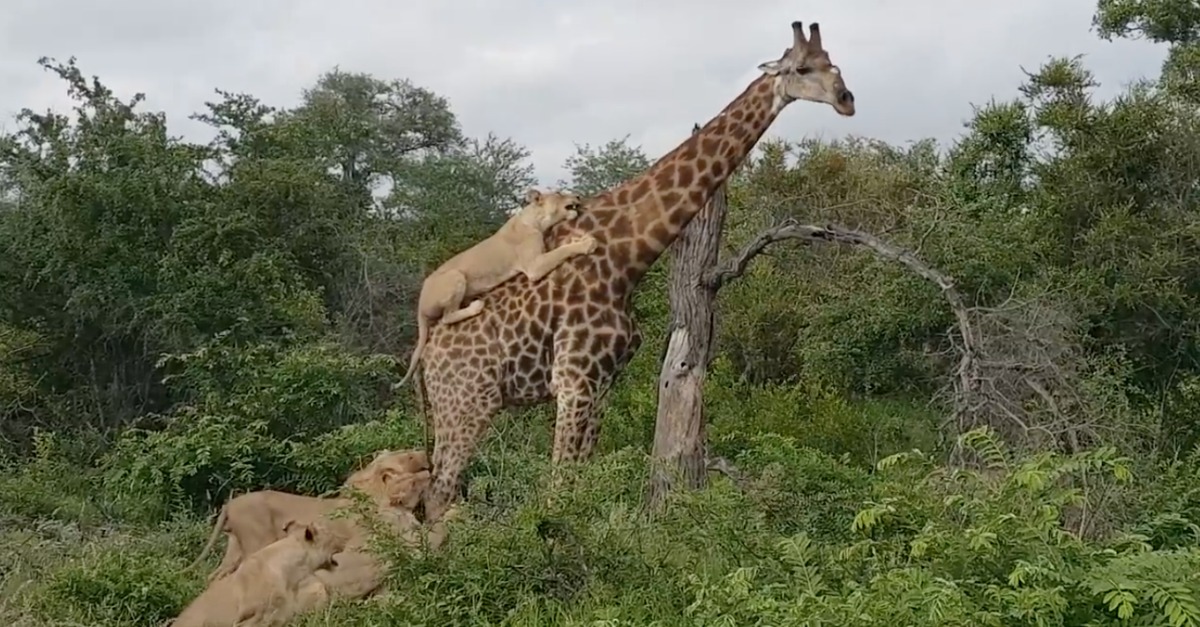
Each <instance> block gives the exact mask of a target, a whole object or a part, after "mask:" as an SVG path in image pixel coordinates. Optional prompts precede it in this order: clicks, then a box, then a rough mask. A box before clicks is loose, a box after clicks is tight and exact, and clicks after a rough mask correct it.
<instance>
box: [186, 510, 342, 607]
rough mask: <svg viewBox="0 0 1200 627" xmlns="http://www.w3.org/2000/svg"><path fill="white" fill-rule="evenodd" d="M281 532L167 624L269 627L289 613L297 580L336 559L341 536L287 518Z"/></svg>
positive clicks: (295, 599) (295, 598)
mask: <svg viewBox="0 0 1200 627" xmlns="http://www.w3.org/2000/svg"><path fill="white" fill-rule="evenodd" d="M284 532H285V536H284V537H283V538H281V539H279V540H276V541H274V542H272V543H270V544H269V545H267V546H265V547H262V548H261V549H259V550H256V551H254V552H252V553H250V554H249V555H248V556H247V557H246V559H245V561H243V562H242V563H241V565H240V566H239V567H238V569H237V570H236V571H235V572H234V573H233V574H232V575H231V576H229V577H225V578H223V579H220V580H218V581H214V582H213V583H212V584H211V585H209V586H208V588H207V589H206V590H204V592H202V593H200V595H199V596H198V597H196V598H195V599H194V600H193V601H192V602H191V603H190V604H188V606H187V607H186V608H184V610H183V612H181V613H180V614H179V616H178V617H176V618H175V619H174V620H173V621H171V622H170V623H169V624H170V625H171V627H275V626H279V625H283V624H285V623H286V622H287V621H288V620H290V619H291V618H292V617H293V616H295V615H296V614H297V613H298V607H297V606H298V599H299V598H300V595H299V590H300V586H301V583H302V582H305V581H308V580H310V579H311V578H312V576H313V573H315V572H317V571H318V569H321V568H324V567H328V566H334V565H336V558H335V557H334V555H335V554H337V553H339V552H341V551H342V549H343V548H344V542H345V538H343V537H341V536H340V535H339V534H338V533H337V532H336V531H335V530H332V529H330V528H329V527H328V526H327V525H325V524H323V523H321V522H314V523H307V524H305V523H298V522H296V521H290V520H289V521H287V522H286V523H284Z"/></svg>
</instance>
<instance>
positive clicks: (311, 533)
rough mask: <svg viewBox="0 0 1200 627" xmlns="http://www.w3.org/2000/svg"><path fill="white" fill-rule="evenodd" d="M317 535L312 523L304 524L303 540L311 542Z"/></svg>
mask: <svg viewBox="0 0 1200 627" xmlns="http://www.w3.org/2000/svg"><path fill="white" fill-rule="evenodd" d="M316 537H317V532H316V530H314V529H313V528H312V525H304V541H305V542H312V541H313V540H314V539H316Z"/></svg>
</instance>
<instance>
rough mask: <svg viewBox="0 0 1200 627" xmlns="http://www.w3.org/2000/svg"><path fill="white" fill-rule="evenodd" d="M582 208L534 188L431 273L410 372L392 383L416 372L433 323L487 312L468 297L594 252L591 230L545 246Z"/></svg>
mask: <svg viewBox="0 0 1200 627" xmlns="http://www.w3.org/2000/svg"><path fill="white" fill-rule="evenodd" d="M582 208H583V201H582V199H581V198H580V197H579V196H578V195H577V194H573V193H569V192H563V191H555V192H546V193H542V192H541V191H539V190H537V189H530V190H529V191H528V192H526V193H525V206H523V207H522V208H521V209H520V210H518V211H517V213H516V214H514V215H513V216H512V217H511V218H509V219H508V221H507V222H505V223H504V224H503V225H502V226H501V227H500V228H499V229H498V230H497V231H496V232H495V233H493V234H492V235H491V236H490V237H488V238H487V239H485V240H483V241H481V242H479V243H478V244H475V245H474V246H472V247H470V248H468V249H467V250H464V251H462V252H460V253H458V254H457V255H455V256H453V257H451V258H450V259H449V260H447V261H446V262H445V263H443V264H442V265H440V266H438V267H437V269H436V270H434V271H433V272H431V273H430V274H429V276H428V277H426V278H425V281H424V283H422V285H421V294H420V296H418V297H417V345H416V347H414V348H413V354H412V358H411V359H410V360H409V364H408V372H406V373H405V374H404V376H403V377H402V378H401V379H400V381H399V382H397V383H396V384H395V385H394V386H393V387H394V388H400V387H401V386H403V385H404V383H405V382H406V381H408V378H409V377H410V376H412V373H413V370H414V368H415V366H416V365H417V362H418V361H420V359H421V354H422V352H423V351H424V348H425V343H426V341H427V340H428V339H429V328H430V327H431V326H432V325H434V324H454V323H457V322H462V321H463V320H466V319H468V318H472V317H474V316H477V315H479V314H480V313H481V312H482V311H483V301H482V300H473V301H471V304H469V305H467V306H466V307H463V302H464V301H465V300H466V299H468V298H472V297H475V296H478V295H480V294H483V293H485V292H487V291H489V290H491V289H492V288H494V287H496V286H497V285H500V284H501V283H504V282H505V281H507V280H509V279H511V278H513V277H515V276H517V275H518V274H524V275H525V276H526V277H529V280H530V281H533V282H537V281H540V280H541V279H542V277H545V276H546V275H547V274H550V272H551V271H552V270H554V269H555V268H557V267H558V266H560V265H562V264H563V262H565V261H566V260H568V259H570V258H571V257H574V256H576V255H589V254H591V253H593V252H595V250H596V247H597V245H598V244H597V242H596V240H595V239H594V238H593V237H592V236H590V235H584V236H583V237H581V238H580V239H578V240H575V241H573V242H571V243H569V244H564V245H562V246H559V247H558V248H555V249H553V250H550V251H546V232H547V231H549V230H550V228H551V227H553V226H554V225H556V224H558V223H559V222H563V221H565V220H574V219H575V218H576V217H578V215H579V211H580V210H581V209H582Z"/></svg>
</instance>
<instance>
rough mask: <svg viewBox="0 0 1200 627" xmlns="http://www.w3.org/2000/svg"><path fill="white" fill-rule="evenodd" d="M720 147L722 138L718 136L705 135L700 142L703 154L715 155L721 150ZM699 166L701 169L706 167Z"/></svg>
mask: <svg viewBox="0 0 1200 627" xmlns="http://www.w3.org/2000/svg"><path fill="white" fill-rule="evenodd" d="M720 148H721V140H719V139H717V138H716V137H705V138H704V139H703V140H702V141H701V143H700V150H701V152H702V154H706V155H715V154H717V151H718V150H720ZM698 167H699V168H700V169H701V170H703V169H704V166H698Z"/></svg>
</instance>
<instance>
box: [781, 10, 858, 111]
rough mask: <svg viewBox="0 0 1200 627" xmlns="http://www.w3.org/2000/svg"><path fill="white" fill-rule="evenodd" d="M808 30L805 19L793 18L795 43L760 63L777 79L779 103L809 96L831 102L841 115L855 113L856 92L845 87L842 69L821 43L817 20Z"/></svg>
mask: <svg viewBox="0 0 1200 627" xmlns="http://www.w3.org/2000/svg"><path fill="white" fill-rule="evenodd" d="M809 32H810V33H811V36H810V37H805V36H804V23H803V22H792V34H793V36H794V40H793V42H792V47H791V48H788V49H787V50H785V51H784V52H783V56H782V57H780V58H779V59H778V60H776V61H767V62H766V63H762V64H760V65H759V66H758V69H760V70H762V71H763V72H764V73H766V74H767V75H769V76H771V77H772V78H773V79H774V81H775V96H776V107H779V108H782V107H783V106H784V105H786V104H788V103H789V102H792V101H793V100H810V101H812V102H824V103H826V104H829V105H831V106H832V107H833V110H834V111H837V112H838V113H840V114H842V115H845V116H851V115H854V94H852V93H850V90H849V89H846V83H845V82H844V81H842V71H841V70H840V69H838V66H836V65H834V64H833V62H832V61H830V60H829V53H828V52H826V51H825V49H824V48H822V47H821V30H820V28H819V27H818V26H817V24H816V23H815V22H814V23H813V24H811V25H810V26H809Z"/></svg>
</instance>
